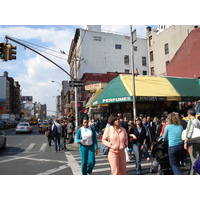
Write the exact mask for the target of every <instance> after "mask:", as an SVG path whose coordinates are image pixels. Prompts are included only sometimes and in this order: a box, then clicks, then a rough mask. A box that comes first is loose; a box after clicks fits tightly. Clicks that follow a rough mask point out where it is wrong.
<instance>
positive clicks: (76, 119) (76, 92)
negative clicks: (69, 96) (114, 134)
mask: <svg viewBox="0 0 200 200" xmlns="http://www.w3.org/2000/svg"><path fill="white" fill-rule="evenodd" d="M5 39H6V40H11V41H13V42H15V43H17V44H19V45H22V46H23V47H25V48H27V49H30V50H31V51H33V52H35V53H37V54H39V55H40V56H42V57H43V58H45V59H46V60H48V61H50V62H51V63H53V64H54V65H56V66H57V67H58V68H60V69H61V70H62V71H64V72H65V73H66V74H67V75H68V76H69V77H70V78H71V79H72V80H76V79H77V61H78V60H77V59H75V77H73V76H72V75H71V74H69V73H68V72H67V71H66V70H64V69H63V68H62V67H60V66H59V65H58V64H56V63H55V62H54V61H52V60H51V59H49V58H47V57H46V56H44V55H43V54H41V53H39V52H38V51H36V50H34V49H32V48H31V47H29V46H26V45H25V44H23V43H21V42H19V41H17V40H15V39H13V38H12V37H9V36H7V35H6V36H5ZM74 91H75V124H76V128H78V88H77V87H74Z"/></svg>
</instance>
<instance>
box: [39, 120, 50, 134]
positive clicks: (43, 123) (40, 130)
mask: <svg viewBox="0 0 200 200" xmlns="http://www.w3.org/2000/svg"><path fill="white" fill-rule="evenodd" d="M48 126H49V123H48V122H42V123H41V124H40V125H39V126H38V131H39V133H41V132H45V131H46V129H47V127H48Z"/></svg>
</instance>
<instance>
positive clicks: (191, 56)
mask: <svg viewBox="0 0 200 200" xmlns="http://www.w3.org/2000/svg"><path fill="white" fill-rule="evenodd" d="M199 44H200V28H196V29H194V30H192V32H191V33H190V34H189V35H188V37H187V38H186V39H185V41H184V42H183V44H182V45H181V46H180V48H179V49H178V51H177V52H176V54H175V55H174V57H173V58H172V60H171V61H170V63H169V65H167V76H177V77H186V78H199V77H200V70H199V66H200V56H199V55H200V45H199Z"/></svg>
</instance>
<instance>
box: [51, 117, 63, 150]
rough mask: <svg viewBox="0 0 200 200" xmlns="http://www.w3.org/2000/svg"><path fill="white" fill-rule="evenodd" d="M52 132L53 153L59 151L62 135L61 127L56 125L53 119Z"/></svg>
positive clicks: (56, 121) (55, 120)
mask: <svg viewBox="0 0 200 200" xmlns="http://www.w3.org/2000/svg"><path fill="white" fill-rule="evenodd" d="M52 132H53V141H54V147H55V152H57V151H58V150H59V151H60V136H61V133H62V126H61V125H60V124H59V123H58V120H57V119H54V123H53V125H52Z"/></svg>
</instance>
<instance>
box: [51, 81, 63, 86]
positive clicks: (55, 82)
mask: <svg viewBox="0 0 200 200" xmlns="http://www.w3.org/2000/svg"><path fill="white" fill-rule="evenodd" d="M51 82H52V83H58V84H59V85H60V86H61V87H62V85H61V83H59V82H58V81H51Z"/></svg>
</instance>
